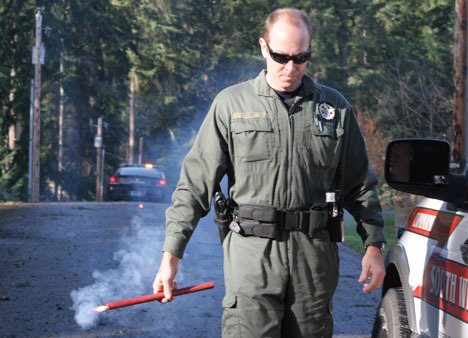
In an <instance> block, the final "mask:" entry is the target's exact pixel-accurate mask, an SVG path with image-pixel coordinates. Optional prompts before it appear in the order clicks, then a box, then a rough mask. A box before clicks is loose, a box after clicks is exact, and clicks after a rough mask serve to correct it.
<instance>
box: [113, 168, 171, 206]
mask: <svg viewBox="0 0 468 338" xmlns="http://www.w3.org/2000/svg"><path fill="white" fill-rule="evenodd" d="M108 197H109V200H110V201H150V202H165V201H167V200H168V199H169V188H168V186H167V180H166V175H165V174H164V172H163V171H162V170H161V169H159V168H155V167H154V166H152V165H144V166H137V165H125V166H122V167H120V168H119V169H117V171H116V172H115V173H114V175H112V176H111V177H110V178H109V185H108Z"/></svg>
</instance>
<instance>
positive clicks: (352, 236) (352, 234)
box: [343, 215, 398, 253]
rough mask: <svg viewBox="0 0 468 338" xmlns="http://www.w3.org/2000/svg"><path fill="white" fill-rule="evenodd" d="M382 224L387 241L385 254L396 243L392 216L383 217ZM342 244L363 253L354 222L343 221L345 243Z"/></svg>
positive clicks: (395, 229)
mask: <svg viewBox="0 0 468 338" xmlns="http://www.w3.org/2000/svg"><path fill="white" fill-rule="evenodd" d="M384 224H385V225H384V234H385V239H386V240H387V244H386V246H385V253H387V252H389V251H390V249H391V248H392V247H394V246H395V244H396V243H397V242H398V238H397V228H396V227H395V218H394V216H393V215H392V216H384ZM343 244H344V245H346V246H348V247H350V248H352V249H354V250H356V251H358V252H361V253H364V246H363V244H362V240H361V237H360V236H359V235H358V234H357V232H356V222H354V220H351V219H349V220H346V221H345V241H344V243H343Z"/></svg>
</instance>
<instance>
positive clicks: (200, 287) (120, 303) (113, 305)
mask: <svg viewBox="0 0 468 338" xmlns="http://www.w3.org/2000/svg"><path fill="white" fill-rule="evenodd" d="M212 288H214V282H205V283H201V284H197V285H192V286H188V287H186V288H182V289H175V290H172V295H173V296H180V295H185V294H187V293H192V292H198V291H204V290H208V289H212ZM162 299H164V292H158V293H153V294H149V295H144V296H139V297H134V298H128V299H122V300H117V301H114V302H110V303H107V304H106V305H101V306H97V307H95V308H94V309H93V311H95V312H104V311H107V310H114V309H118V308H121V307H126V306H132V305H136V304H141V303H146V302H151V301H154V300H158V301H160V300H162Z"/></svg>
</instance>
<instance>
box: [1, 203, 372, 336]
mask: <svg viewBox="0 0 468 338" xmlns="http://www.w3.org/2000/svg"><path fill="white" fill-rule="evenodd" d="M166 207H167V205H166V204H157V203H145V204H143V205H140V204H139V203H100V204H98V203H62V204H53V203H47V204H45V203H44V204H21V205H1V206H0V337H181V338H185V337H204V338H207V337H220V331H221V328H220V324H221V315H222V309H221V300H222V297H223V294H224V283H223V274H222V248H221V246H220V244H219V242H218V234H217V230H216V228H215V226H214V224H213V223H212V221H211V217H209V216H208V217H207V218H205V219H203V220H202V222H200V225H199V226H198V229H197V231H195V234H194V236H193V238H192V240H191V242H190V243H189V245H188V247H187V250H186V254H185V256H184V258H183V260H182V261H181V265H180V272H179V276H178V283H179V287H185V286H190V285H194V284H198V283H202V282H206V281H213V282H214V283H215V288H214V289H211V290H207V291H203V292H199V293H193V294H190V295H184V296H179V297H178V298H177V299H175V300H174V301H173V302H171V303H169V304H159V303H157V302H152V303H145V304H139V305H135V306H131V307H127V308H123V309H116V310H112V311H107V312H104V313H101V314H98V313H95V312H93V311H92V310H91V309H92V308H93V307H95V306H97V305H103V304H105V303H106V302H109V301H113V300H117V299H123V298H129V297H133V296H138V295H143V294H148V293H151V283H152V280H153V277H154V273H155V270H156V267H157V265H158V264H159V259H160V257H161V256H160V255H161V254H160V249H161V243H162V240H163V238H164V215H165V209H166ZM340 257H341V265H340V268H341V278H340V284H339V286H338V290H337V292H336V294H335V299H334V317H335V337H342V338H344V337H356V338H358V337H359V338H363V337H369V336H370V331H371V327H372V321H373V316H374V313H375V310H376V308H377V305H378V302H379V296H380V294H379V292H376V293H373V294H371V295H363V293H362V291H361V285H360V284H359V283H358V282H357V279H358V276H359V273H360V262H361V256H360V254H358V253H356V252H354V251H353V250H351V249H349V248H347V247H345V246H343V245H341V244H340Z"/></svg>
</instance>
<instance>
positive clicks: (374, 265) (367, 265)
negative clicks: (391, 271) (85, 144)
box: [359, 246, 385, 293]
mask: <svg viewBox="0 0 468 338" xmlns="http://www.w3.org/2000/svg"><path fill="white" fill-rule="evenodd" d="M368 278H370V279H371V280H370V282H369V283H366V280H367V279H368ZM384 278H385V265H384V255H383V254H382V253H381V252H380V249H379V248H377V247H374V246H368V247H367V250H366V253H365V255H364V257H362V272H361V276H359V283H364V287H363V288H362V291H363V292H364V293H368V292H371V291H374V290H376V289H378V288H380V287H382V284H383V281H384Z"/></svg>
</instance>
